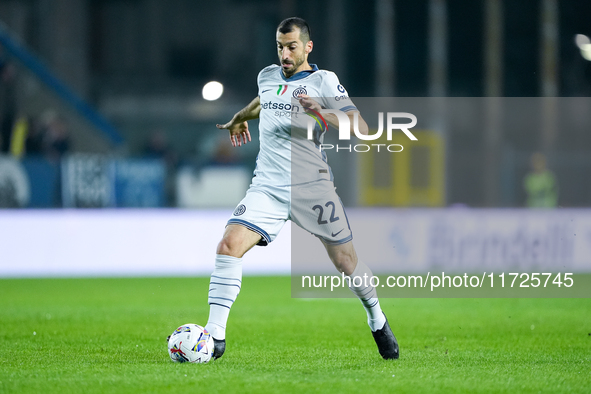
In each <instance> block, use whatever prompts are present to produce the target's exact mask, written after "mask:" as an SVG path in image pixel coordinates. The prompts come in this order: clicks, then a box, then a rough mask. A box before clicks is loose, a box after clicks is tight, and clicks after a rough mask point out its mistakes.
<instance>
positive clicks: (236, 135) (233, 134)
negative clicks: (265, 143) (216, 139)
mask: <svg viewBox="0 0 591 394" xmlns="http://www.w3.org/2000/svg"><path fill="white" fill-rule="evenodd" d="M215 126H216V127H217V128H218V129H220V130H223V129H225V130H228V131H230V142H232V146H234V147H236V146H242V144H243V143H244V144H246V143H247V142H249V141H251V139H250V131H248V122H239V123H235V122H234V119H232V120H231V121H229V122H228V123H226V124H216V125H215Z"/></svg>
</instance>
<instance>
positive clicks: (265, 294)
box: [0, 277, 591, 393]
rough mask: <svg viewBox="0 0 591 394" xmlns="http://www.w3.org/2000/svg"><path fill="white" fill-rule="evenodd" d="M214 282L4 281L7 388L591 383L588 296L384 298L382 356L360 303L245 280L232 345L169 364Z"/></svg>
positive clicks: (486, 387) (202, 311)
mask: <svg viewBox="0 0 591 394" xmlns="http://www.w3.org/2000/svg"><path fill="white" fill-rule="evenodd" d="M207 287H208V278H141V279H136V278H120V279H119V278H118V279H10V280H9V279H6V280H0V349H1V350H0V393H10V392H15V393H16V392H18V393H26V392H31V393H48V392H49V393H51V392H55V393H67V392H73V393H74V392H75V393H80V392H85V393H94V392H117V393H119V392H123V393H125V392H130V393H148V392H173V391H174V392H189V390H193V392H204V393H216V392H220V393H231V392H256V393H281V392H296V393H306V392H318V393H332V392H334V393H342V392H351V393H362V392H363V393H368V392H369V393H372V392H375V393H381V392H395V393H417V392H429V393H433V392H442V393H450V392H491V393H499V392H501V393H517V392H520V393H540V392H541V393H555V392H581V393H583V392H586V393H589V392H590V391H591V334H590V333H591V299H382V307H383V309H384V311H385V312H386V313H387V314H388V317H389V320H390V323H391V325H392V328H393V330H394V333H395V334H396V336H397V337H398V340H399V342H400V347H401V358H400V360H396V361H385V360H382V359H381V358H380V356H379V355H378V352H377V349H376V347H375V344H374V343H373V339H372V337H371V333H370V331H369V329H368V327H367V324H366V322H365V312H364V311H363V308H362V307H361V305H360V303H359V301H357V300H356V299H315V300H307V299H292V298H291V297H290V280H289V278H288V277H245V278H244V280H243V288H242V293H241V294H240V296H239V298H238V300H237V302H236V304H235V305H234V308H233V310H232V314H231V315H230V321H229V327H228V334H227V335H228V336H227V341H228V347H227V350H226V354H225V355H224V357H223V358H221V359H220V360H217V361H216V362H213V363H210V364H206V365H196V364H177V363H173V362H172V361H170V359H169V358H168V354H167V351H166V341H165V338H166V336H167V335H169V334H170V333H171V332H172V331H173V330H174V329H175V328H176V327H177V326H179V325H181V324H184V323H197V324H205V322H206V321H207V314H208V306H207V299H206V297H207Z"/></svg>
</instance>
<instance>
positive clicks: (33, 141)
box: [25, 119, 45, 155]
mask: <svg viewBox="0 0 591 394" xmlns="http://www.w3.org/2000/svg"><path fill="white" fill-rule="evenodd" d="M44 131H45V130H44V128H43V125H42V124H41V122H40V121H39V120H38V119H33V120H31V121H30V122H29V129H28V132H27V137H26V139H25V152H26V154H27V155H41V154H42V153H43V137H44V136H43V132H44Z"/></svg>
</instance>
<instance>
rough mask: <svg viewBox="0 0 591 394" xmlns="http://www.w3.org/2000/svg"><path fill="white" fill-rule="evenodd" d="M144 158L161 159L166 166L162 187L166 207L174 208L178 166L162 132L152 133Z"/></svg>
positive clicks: (176, 159)
mask: <svg viewBox="0 0 591 394" xmlns="http://www.w3.org/2000/svg"><path fill="white" fill-rule="evenodd" d="M144 156H146V157H148V158H150V159H161V160H163V161H164V164H165V165H166V181H165V185H164V188H165V195H166V196H165V198H166V205H167V206H169V207H172V206H175V203H176V184H175V174H176V167H177V165H178V158H177V155H176V154H175V153H174V151H173V150H172V148H171V147H170V145H169V143H168V139H167V138H166V134H165V133H164V131H162V130H154V131H152V133H151V134H150V137H149V138H148V141H147V143H146V146H145V148H144Z"/></svg>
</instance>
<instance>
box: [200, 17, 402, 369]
mask: <svg viewBox="0 0 591 394" xmlns="http://www.w3.org/2000/svg"><path fill="white" fill-rule="evenodd" d="M276 41H277V54H278V56H279V61H280V64H281V66H278V65H276V64H274V65H271V66H268V67H265V68H264V69H263V70H262V71H261V72H260V73H259V75H258V89H259V90H258V96H257V97H256V98H255V99H254V100H252V102H251V103H250V104H248V105H247V106H246V107H244V108H243V109H242V110H241V111H239V112H238V113H236V114H235V115H234V117H233V118H232V120H230V121H229V122H228V123H226V124H224V125H219V124H218V125H217V127H218V128H219V129H227V130H229V132H230V141H231V143H232V145H233V146H235V147H236V146H241V145H242V144H246V143H247V142H248V141H250V140H251V137H250V131H249V129H248V123H247V121H248V120H251V119H255V118H259V119H260V121H259V135H260V151H259V155H258V157H257V163H256V169H255V172H254V178H253V180H252V184H251V185H250V188H249V189H248V191H247V192H246V196H245V197H244V199H243V200H242V201H241V202H240V203H239V204H238V206H237V207H236V209H235V211H234V213H233V215H232V217H231V218H230V220H229V221H228V224H227V226H226V229H225V232H224V235H223V238H222V240H221V241H220V243H219V244H218V246H217V255H216V261H215V268H214V271H213V273H212V275H211V280H210V285H209V295H208V303H209V305H210V312H209V320H208V322H207V325H206V326H205V328H206V329H207V331H209V332H210V333H211V334H212V336H213V338H214V343H215V350H214V355H213V357H214V359H216V358H219V357H221V356H222V355H223V353H224V351H225V348H226V341H225V338H226V323H227V320H228V315H229V313H230V308H231V306H232V304H233V303H234V301H235V300H236V297H237V296H238V293H239V292H240V287H241V285H242V256H244V254H245V253H246V252H247V251H248V250H250V249H251V248H252V247H253V246H255V245H261V246H265V245H267V244H268V243H270V242H272V241H273V239H274V238H275V237H276V236H277V234H278V233H279V231H280V230H281V228H282V227H283V225H284V224H285V222H286V221H287V220H292V221H293V222H294V223H296V224H297V225H299V226H300V227H302V228H303V229H304V230H306V231H308V232H310V233H312V234H314V235H315V236H316V237H318V238H319V239H320V241H321V242H322V243H323V244H324V246H325V248H326V251H327V252H328V255H329V257H330V259H331V261H332V262H333V264H334V265H335V267H336V268H337V270H338V271H339V272H341V273H344V274H345V275H347V276H348V277H350V278H351V279H353V278H355V277H363V276H364V275H367V277H368V278H369V277H371V276H372V272H371V270H370V269H369V267H367V266H366V265H365V264H364V263H363V262H362V261H360V260H358V259H357V255H356V253H355V248H354V247H353V242H352V233H351V229H350V228H349V224H348V221H347V218H346V215H345V212H344V208H343V206H342V203H341V201H340V199H339V197H338V195H337V194H336V192H335V187H334V184H333V182H332V172H331V170H330V167H329V166H328V164H327V162H326V157H325V156H324V154H323V153H322V152H320V150H319V149H318V146H319V144H320V143H321V140H322V134H321V133H323V132H324V131H326V130H320V131H318V130H316V132H315V137H314V138H313V139H312V140H308V139H307V138H303V137H302V136H303V135H305V130H304V131H302V129H301V128H300V129H297V130H296V128H294V127H295V126H294V121H295V120H296V119H295V118H297V117H298V116H299V117H300V118H302V117H303V118H307V116H305V113H306V112H310V113H312V112H315V113H317V112H318V111H320V110H322V108H323V107H325V108H328V109H336V110H340V111H342V112H344V113H346V115H347V116H348V117H349V119H350V124H351V128H353V125H354V122H353V121H354V119H355V114H357V117H358V128H359V131H360V132H361V133H363V134H367V133H368V128H367V124H366V123H365V121H364V120H363V119H362V118H361V116H360V115H359V114H358V111H357V108H356V107H355V105H354V104H353V103H352V101H351V100H350V99H349V97H348V95H347V93H346V90H345V88H344V87H343V86H342V85H341V84H340V83H339V80H338V78H337V76H336V75H335V74H334V73H333V72H330V71H326V70H319V69H318V67H317V66H316V65H315V64H309V63H308V55H309V54H310V52H312V48H313V43H312V41H311V40H310V28H309V26H308V24H307V23H306V21H304V20H303V19H301V18H288V19H285V20H284V21H283V22H281V24H280V25H279V27H278V28H277V32H276ZM312 97H314V98H320V99H317V100H318V101H321V103H319V102H317V101H316V100H314V99H312ZM336 97H338V100H334V98H336ZM292 98H294V99H295V100H293V101H292ZM330 98H333V100H330ZM296 100H297V101H296ZM298 103H299V106H301V108H302V109H301V110H300V108H298V107H299V106H298V105H297V104H298ZM303 115H304V116H303ZM324 118H325V119H326V121H327V122H329V123H331V124H333V125H335V126H337V127H338V119H337V117H336V115H334V114H326V115H324ZM296 123H297V122H296ZM298 130H299V133H298V132H297V131H298ZM295 134H298V135H299V137H300V138H298V137H296V135H295ZM324 207H325V208H326V211H327V213H324V216H323V210H324ZM328 212H330V214H329V213H328ZM323 217H324V218H326V220H325V219H323ZM365 282H367V281H365ZM356 283H359V281H353V280H352V281H351V284H350V286H349V287H350V289H351V290H352V291H353V293H354V294H355V295H356V296H357V297H358V298H359V299H360V300H361V304H362V305H363V307H364V308H365V310H366V312H367V318H368V324H369V327H370V329H371V331H372V334H373V337H374V339H375V342H376V344H377V346H378V351H379V353H380V355H381V356H382V357H383V358H385V359H396V358H398V342H397V341H396V338H395V337H394V334H393V333H392V330H391V329H390V325H389V324H388V321H387V319H386V316H385V315H384V313H383V312H382V310H381V308H380V303H379V301H378V298H377V295H376V290H375V288H374V287H373V286H371V285H368V284H367V283H362V284H361V286H355V284H356Z"/></svg>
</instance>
